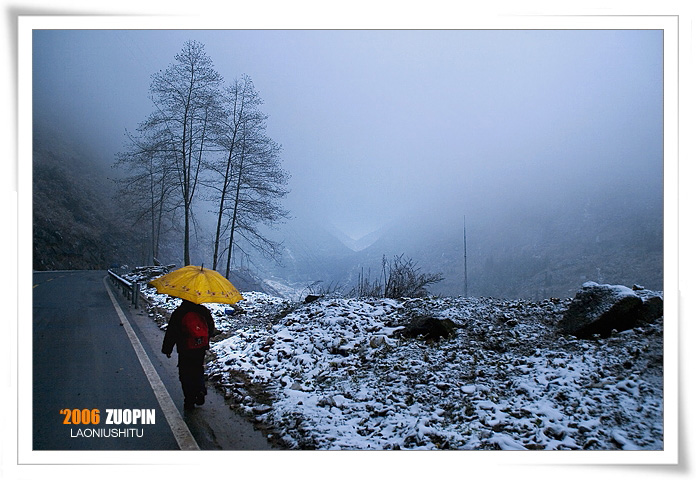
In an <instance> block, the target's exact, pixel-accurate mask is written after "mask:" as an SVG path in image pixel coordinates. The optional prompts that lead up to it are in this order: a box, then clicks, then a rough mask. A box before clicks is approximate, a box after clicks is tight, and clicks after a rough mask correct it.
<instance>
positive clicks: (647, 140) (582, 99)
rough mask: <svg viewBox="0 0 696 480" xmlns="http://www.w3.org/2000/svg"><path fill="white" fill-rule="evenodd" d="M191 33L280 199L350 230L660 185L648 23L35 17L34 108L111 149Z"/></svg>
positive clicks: (654, 36) (659, 91)
mask: <svg viewBox="0 0 696 480" xmlns="http://www.w3.org/2000/svg"><path fill="white" fill-rule="evenodd" d="M189 39H193V40H197V41H200V42H202V43H203V44H205V48H206V52H207V53H208V55H209V56H210V57H211V59H212V60H213V62H214V64H215V66H216V68H217V70H218V71H219V72H220V73H221V74H222V76H223V77H224V78H225V79H226V80H227V81H231V80H232V79H234V78H235V77H238V76H240V75H242V74H247V75H249V76H250V77H251V78H252V80H253V81H254V84H255V86H256V89H257V90H258V92H259V93H260V95H261V97H262V98H263V99H264V101H265V104H264V111H265V113H267V114H268V133H269V135H270V136H271V137H272V138H273V139H274V140H276V141H277V142H279V143H280V144H281V145H282V146H283V153H282V160H283V165H284V167H285V169H286V170H288V171H289V173H290V174H291V175H292V179H291V183H290V185H289V186H290V188H291V190H292V193H291V195H290V196H289V197H288V200H287V206H288V207H289V208H290V209H291V210H292V212H293V214H295V215H298V216H303V215H305V212H309V214H310V215H312V216H314V217H316V218H317V219H319V220H328V221H331V222H333V223H334V224H335V225H336V226H337V227H339V228H341V229H342V230H344V231H345V232H346V233H347V234H349V235H351V236H353V237H359V236H360V235H363V234H366V233H369V231H371V230H374V229H376V228H379V227H381V226H383V225H385V224H386V223H388V222H390V221H392V220H394V219H396V218H401V217H402V216H403V215H415V213H414V212H418V213H424V214H426V215H437V214H438V212H440V211H441V210H442V205H444V204H446V205H448V207H447V208H446V210H449V211H451V210H453V209H455V210H457V211H461V212H463V213H464V214H467V216H469V215H476V213H477V212H478V213H481V214H489V213H490V212H494V211H501V210H502V209H505V208H508V207H510V206H517V207H519V206H520V205H530V206H531V205H539V204H547V203H548V204H559V203H562V202H563V201H564V198H568V197H569V196H570V197H572V196H577V195H581V194H582V193H583V192H593V191H595V190H596V189H597V188H603V189H612V188H623V187H624V186H626V184H631V186H632V188H634V189H637V190H638V191H640V190H641V189H644V190H646V191H648V190H649V191H656V189H659V188H661V186H662V160H663V158H662V143H663V135H662V128H663V122H662V107H663V96H662V95H663V81H662V78H663V77H662V74H663V65H662V64H663V51H662V48H663V45H662V41H663V38H662V32H661V31H657V30H639V31H635V30H633V31H632V30H613V31H612V30H609V31H601V30H551V31H543V30H447V31H445V30H436V31H424V30H408V31H395V30H390V31H359V30H344V31H328V30H313V31H297V30H291V31H279V30H273V31H263V30H256V31H226V30H197V31H183V30H179V31H176V30H153V31H147V30H95V31H87V30H83V31H64V30H63V31H61V30H47V31H35V33H34V36H33V62H34V63H33V66H34V77H33V81H34V85H33V88H34V97H33V98H34V112H35V114H36V115H38V116H44V115H45V116H48V117H49V118H52V119H54V120H56V121H59V123H60V124H62V125H66V126H71V127H72V129H73V131H74V132H79V135H80V136H81V137H82V139H83V140H84V141H86V142H90V143H91V144H92V145H93V146H99V148H100V149H101V151H103V153H104V161H108V162H110V161H112V160H113V156H114V154H115V153H116V152H117V151H119V150H121V149H122V148H123V133H124V131H125V129H129V130H133V129H135V127H136V126H137V124H138V123H139V122H140V121H142V120H144V119H145V118H146V116H147V115H148V114H149V113H150V112H151V111H152V104H151V102H150V100H149V99H148V88H149V83H150V75H151V74H152V73H154V72H156V71H158V70H160V69H162V70H163V69H165V68H166V67H167V66H168V65H169V64H171V63H173V61H174V56H175V55H176V54H177V53H178V52H179V51H180V50H181V48H182V46H183V44H184V42H185V41H186V40H189ZM638 200H640V199H638Z"/></svg>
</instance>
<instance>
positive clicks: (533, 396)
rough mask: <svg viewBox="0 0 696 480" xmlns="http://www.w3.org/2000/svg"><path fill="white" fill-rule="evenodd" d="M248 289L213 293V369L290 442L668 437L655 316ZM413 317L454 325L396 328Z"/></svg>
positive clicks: (614, 445)
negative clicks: (596, 320)
mask: <svg viewBox="0 0 696 480" xmlns="http://www.w3.org/2000/svg"><path fill="white" fill-rule="evenodd" d="M623 293H626V292H625V291H624V292H623ZM653 294H654V292H652V293H650V292H647V291H635V295H637V296H638V297H640V299H641V300H643V299H644V298H652V296H653ZM243 295H244V297H245V300H244V301H243V302H240V304H241V305H240V306H241V307H242V311H243V313H234V314H233V315H228V314H226V313H225V310H226V307H225V306H217V305H209V307H210V308H211V310H212V311H213V314H214V317H215V320H216V325H217V326H218V328H219V329H220V330H223V332H224V333H223V335H221V336H220V337H217V338H216V339H214V342H213V346H212V350H213V353H214V355H213V356H212V357H211V359H210V362H209V363H208V366H207V371H208V374H209V381H210V382H211V383H216V384H217V385H218V386H219V387H220V389H221V390H222V391H223V392H224V393H225V396H226V398H227V400H228V401H229V402H230V403H231V404H232V406H233V407H234V408H235V409H238V410H240V411H243V412H246V413H247V414H248V415H250V417H251V418H253V419H255V420H256V421H258V422H260V423H261V424H263V425H264V426H265V427H266V428H268V429H269V430H270V431H271V432H273V434H274V437H275V438H276V439H277V440H278V441H279V442H280V444H281V445H282V446H283V447H285V448H313V449H370V450H374V449H430V450H432V449H516V450H522V449H524V450H564V449H587V450H613V449H642V450H659V449H662V448H663V423H662V422H663V411H662V408H663V392H662V371H663V370H662V348H663V347H662V320H660V319H658V320H656V321H654V322H653V323H650V324H648V325H643V326H640V327H636V328H634V329H630V330H627V331H623V332H619V333H614V334H612V335H610V336H609V337H607V338H592V339H581V338H578V337H575V336H571V335H561V334H559V332H558V328H557V327H558V324H559V322H560V321H561V319H562V317H563V315H564V313H565V312H566V310H567V309H568V307H569V305H570V303H571V301H570V300H557V299H556V300H544V301H541V302H531V301H522V300H500V299H490V298H425V299H402V300H390V299H368V300H356V299H342V298H321V299H316V300H315V301H313V302H311V303H309V304H303V303H301V302H290V301H288V300H282V299H278V298H275V297H271V296H268V295H265V294H258V293H254V292H244V293H243ZM160 300H162V299H160ZM163 305H164V304H162V303H161V304H159V308H163ZM173 307H174V305H172V309H173ZM418 317H432V318H438V319H444V318H446V319H449V320H450V321H451V322H453V324H455V325H456V327H457V334H456V336H453V337H450V338H442V339H440V340H439V341H438V342H423V341H422V340H420V339H409V338H403V337H401V336H400V335H398V332H399V331H400V330H403V328H404V326H405V325H406V324H407V323H408V322H409V321H410V320H411V319H413V318H418Z"/></svg>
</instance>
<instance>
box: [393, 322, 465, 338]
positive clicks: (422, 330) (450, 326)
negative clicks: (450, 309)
mask: <svg viewBox="0 0 696 480" xmlns="http://www.w3.org/2000/svg"><path fill="white" fill-rule="evenodd" d="M456 328H457V326H456V325H455V324H454V322H453V321H452V320H449V319H447V318H434V317H416V318H414V319H413V320H411V322H410V323H409V324H407V325H406V326H405V327H404V328H403V329H401V330H399V332H398V333H399V335H401V336H403V337H408V338H417V337H422V338H423V339H424V340H440V339H441V338H452V337H453V336H454V335H455V332H456Z"/></svg>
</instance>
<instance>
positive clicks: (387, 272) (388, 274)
mask: <svg viewBox="0 0 696 480" xmlns="http://www.w3.org/2000/svg"><path fill="white" fill-rule="evenodd" d="M442 280H443V276H442V274H441V273H421V272H420V267H418V266H417V265H416V262H414V261H413V259H411V258H404V254H401V255H395V256H394V258H393V259H392V260H387V257H386V255H385V256H383V257H382V273H381V276H380V278H379V279H378V280H375V281H371V280H370V274H369V271H368V274H367V276H365V274H364V272H363V271H362V270H361V271H360V274H359V276H358V284H357V285H356V286H355V287H353V289H352V290H351V293H350V294H351V295H354V296H357V297H379V296H383V297H385V298H402V297H411V298H418V297H425V296H427V295H428V290H427V288H426V287H428V286H430V285H433V284H435V283H438V282H441V281H442Z"/></svg>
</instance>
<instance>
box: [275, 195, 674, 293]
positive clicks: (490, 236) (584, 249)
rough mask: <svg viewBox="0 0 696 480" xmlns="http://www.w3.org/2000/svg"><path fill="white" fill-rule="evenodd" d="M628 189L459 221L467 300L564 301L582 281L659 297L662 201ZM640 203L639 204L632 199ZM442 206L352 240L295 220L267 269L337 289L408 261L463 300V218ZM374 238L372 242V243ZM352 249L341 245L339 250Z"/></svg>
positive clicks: (432, 289) (295, 280)
mask: <svg viewBox="0 0 696 480" xmlns="http://www.w3.org/2000/svg"><path fill="white" fill-rule="evenodd" d="M634 193H635V192H632V191H631V188H630V187H627V188H625V189H623V190H622V191H621V190H617V189H613V190H611V191H607V192H605V193H604V194H593V195H587V196H586V197H584V198H582V199H575V200H577V201H573V202H569V203H565V204H559V205H553V204H551V205H543V206H541V208H538V209H532V208H522V207H520V208H519V209H517V210H516V209H514V208H512V209H510V210H509V211H508V212H506V213H504V214H498V215H497V216H494V215H476V214H472V215H469V216H468V217H467V220H466V222H467V224H466V235H467V239H466V244H467V275H466V278H467V280H468V294H469V295H470V296H476V297H496V298H528V299H542V298H550V297H558V298H566V297H569V296H572V294H573V293H574V292H575V291H576V290H577V286H578V285H581V284H582V283H584V282H586V281H597V282H599V283H616V284H626V285H633V284H641V285H643V286H645V287H646V288H649V289H654V290H661V289H662V288H663V287H662V281H663V264H662V262H663V238H662V230H663V225H662V198H661V196H660V195H659V194H655V195H654V196H653V197H650V196H647V195H645V194H643V195H634ZM635 198H640V199H641V201H640V202H635V200H634V199H635ZM442 212H447V208H443V209H442V211H441V212H440V214H434V215H432V216H431V217H430V218H428V219H427V220H423V217H419V219H418V220H416V219H415V218H413V219H400V220H399V221H395V222H394V223H393V224H392V225H391V226H389V227H387V228H384V229H382V230H380V231H379V232H375V233H373V234H372V236H371V237H370V238H369V241H368V240H367V239H366V241H365V243H369V246H367V247H365V248H362V249H360V250H358V251H356V250H357V249H356V248H355V245H357V243H352V244H351V243H350V242H348V241H347V236H346V235H345V234H343V233H342V232H340V231H338V230H337V229H336V228H335V227H333V226H326V227H324V226H322V225H320V224H318V223H312V222H302V223H296V224H294V225H293V226H292V228H291V229H290V231H291V232H292V233H291V234H289V235H287V237H286V239H285V247H286V250H285V255H284V258H283V267H282V268H281V267H270V268H269V270H267V271H266V273H267V274H272V275H273V276H276V277H281V278H286V279H287V280H288V281H290V282H291V283H296V284H304V285H309V284H310V283H312V282H314V281H321V282H322V285H323V286H331V287H334V288H335V287H342V288H343V291H344V292H345V291H348V290H350V288H352V287H353V286H355V285H356V283H357V281H358V278H359V276H360V275H363V276H364V277H369V279H370V280H371V281H375V280H378V279H379V278H380V275H381V273H382V259H383V258H384V257H386V259H387V260H390V259H392V258H393V257H394V256H397V255H402V254H403V255H404V256H405V258H411V259H413V260H414V262H415V263H416V266H417V267H418V268H419V269H420V272H421V273H442V274H443V276H444V279H443V281H442V282H439V283H437V284H435V285H432V286H431V287H430V288H429V291H430V292H431V293H433V294H438V295H445V296H457V295H464V293H465V290H466V288H465V272H464V217H463V215H462V216H461V217H460V218H455V219H452V216H451V215H448V214H446V213H442ZM375 237H377V238H376V239H375ZM347 244H349V245H353V247H354V248H349V246H348V245H347Z"/></svg>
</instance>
